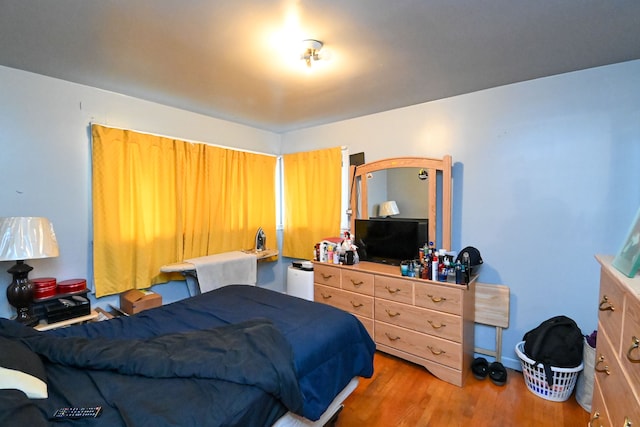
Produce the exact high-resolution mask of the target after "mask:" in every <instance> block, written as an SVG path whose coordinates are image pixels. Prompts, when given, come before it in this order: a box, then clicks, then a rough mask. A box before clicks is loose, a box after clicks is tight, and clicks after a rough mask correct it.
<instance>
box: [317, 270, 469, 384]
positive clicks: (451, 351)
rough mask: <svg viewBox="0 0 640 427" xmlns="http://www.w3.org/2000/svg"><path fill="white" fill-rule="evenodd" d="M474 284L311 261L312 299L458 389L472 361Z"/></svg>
mask: <svg viewBox="0 0 640 427" xmlns="http://www.w3.org/2000/svg"><path fill="white" fill-rule="evenodd" d="M474 287H475V280H472V283H471V284H470V285H469V286H468V287H467V286H464V285H456V284H452V283H443V282H434V281H430V280H422V279H417V278H409V277H403V276H402V275H401V274H400V268H399V267H394V266H389V265H383V264H376V263H370V262H361V263H359V264H356V265H350V266H347V265H334V264H326V263H319V262H316V263H314V299H315V301H317V302H323V303H326V304H330V305H333V306H335V307H338V308H341V309H343V310H345V311H349V312H351V313H353V314H354V315H356V316H357V317H358V319H360V321H361V322H362V323H363V325H364V326H365V327H366V328H367V330H368V332H369V334H370V335H371V337H372V338H373V339H374V341H375V342H376V347H377V349H378V350H380V351H383V352H385V353H389V354H392V355H394V356H398V357H401V358H403V359H405V360H409V361H411V362H414V363H417V364H419V365H422V366H424V367H425V368H426V369H428V370H429V371H430V372H431V373H432V374H434V375H435V376H436V377H438V378H440V379H442V380H444V381H446V382H449V383H451V384H455V385H457V386H462V385H463V383H464V379H465V378H466V376H467V373H468V370H469V368H470V366H471V362H472V360H473V350H474V348H473V343H474V325H473V322H474V304H475V289H474Z"/></svg>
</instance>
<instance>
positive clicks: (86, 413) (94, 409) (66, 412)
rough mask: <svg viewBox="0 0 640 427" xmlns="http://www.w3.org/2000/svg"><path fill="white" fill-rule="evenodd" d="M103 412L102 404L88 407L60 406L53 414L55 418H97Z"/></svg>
mask: <svg viewBox="0 0 640 427" xmlns="http://www.w3.org/2000/svg"><path fill="white" fill-rule="evenodd" d="M101 413H102V406H91V407H87V408H73V407H69V408H60V409H58V410H56V412H54V414H53V419H62V418H70V419H77V418H96V417H99V416H100V414H101Z"/></svg>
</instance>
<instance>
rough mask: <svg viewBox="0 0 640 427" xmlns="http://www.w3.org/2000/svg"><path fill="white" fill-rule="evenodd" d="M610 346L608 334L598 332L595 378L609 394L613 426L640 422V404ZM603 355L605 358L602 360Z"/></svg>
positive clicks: (609, 407) (608, 410)
mask: <svg viewBox="0 0 640 427" xmlns="http://www.w3.org/2000/svg"><path fill="white" fill-rule="evenodd" d="M603 341H604V343H603ZM601 343H602V344H603V345H602V346H601V345H600V344H601ZM610 346H611V343H610V342H609V341H608V339H607V338H606V336H605V335H602V336H601V335H600V334H598V348H597V349H596V365H595V370H596V371H595V380H596V383H597V384H598V386H599V388H600V390H601V391H602V394H603V396H607V401H606V402H607V403H606V409H607V413H608V417H609V419H610V420H611V426H625V425H636V424H640V405H639V404H638V401H637V400H636V399H635V397H634V394H633V391H632V390H631V387H630V384H629V381H628V379H627V378H626V377H625V375H624V372H623V370H622V369H621V368H620V365H619V364H618V360H617V359H616V358H615V357H614V356H613V355H610V354H611V353H612V352H613V350H612V349H611V348H610ZM607 347H608V348H607ZM601 357H602V358H603V360H600V358H601ZM626 420H629V421H631V422H632V424H625V421H626ZM595 425H598V424H595Z"/></svg>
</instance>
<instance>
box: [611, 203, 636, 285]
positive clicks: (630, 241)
mask: <svg viewBox="0 0 640 427" xmlns="http://www.w3.org/2000/svg"><path fill="white" fill-rule="evenodd" d="M613 266H614V267H615V268H617V269H618V270H619V271H620V272H621V273H623V274H624V275H625V276H627V277H634V276H635V275H636V273H637V272H638V269H640V209H639V210H638V213H637V214H636V217H635V219H634V220H633V224H631V229H630V230H629V235H628V236H627V238H626V240H625V241H624V245H623V246H622V249H620V252H619V253H618V255H616V257H615V258H614V259H613Z"/></svg>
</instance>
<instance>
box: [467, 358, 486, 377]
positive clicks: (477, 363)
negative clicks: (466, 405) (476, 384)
mask: <svg viewBox="0 0 640 427" xmlns="http://www.w3.org/2000/svg"><path fill="white" fill-rule="evenodd" d="M471 372H473V376H474V377H476V378H477V379H479V380H483V379H485V378H486V377H487V375H488V374H489V362H487V359H485V358H484V357H476V358H475V359H474V360H473V362H472V363H471Z"/></svg>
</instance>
